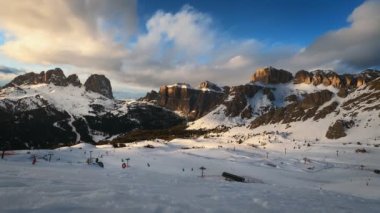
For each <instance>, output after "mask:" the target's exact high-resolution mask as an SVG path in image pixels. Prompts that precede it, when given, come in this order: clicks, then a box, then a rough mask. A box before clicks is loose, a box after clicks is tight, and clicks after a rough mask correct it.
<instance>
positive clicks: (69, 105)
mask: <svg viewBox="0 0 380 213" xmlns="http://www.w3.org/2000/svg"><path fill="white" fill-rule="evenodd" d="M0 117H1V120H2V122H0V126H1V128H0V129H1V130H0V132H1V135H0V139H1V140H3V141H8V144H5V145H4V146H8V147H12V148H30V147H54V146H57V145H63V144H75V143H78V142H80V141H86V142H97V141H99V140H104V139H107V138H111V137H113V136H115V135H118V134H122V133H126V132H128V131H131V130H133V129H156V128H167V127H170V126H172V125H176V124H179V123H181V122H182V120H181V119H180V118H179V117H178V116H177V115H175V114H174V113H173V112H170V111H168V110H165V109H162V108H160V107H157V106H153V105H151V104H147V103H140V102H134V101H121V100H116V99H111V98H107V97H105V96H103V95H101V94H98V93H95V92H92V91H88V90H86V89H85V87H83V86H73V85H71V84H70V85H67V86H56V85H54V84H44V83H42V84H35V85H20V86H15V87H6V88H3V89H1V90H0ZM163 118H164V119H163Z"/></svg>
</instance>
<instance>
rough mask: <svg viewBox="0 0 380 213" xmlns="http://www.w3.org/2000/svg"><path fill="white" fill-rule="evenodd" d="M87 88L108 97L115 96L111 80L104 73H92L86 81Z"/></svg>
mask: <svg viewBox="0 0 380 213" xmlns="http://www.w3.org/2000/svg"><path fill="white" fill-rule="evenodd" d="M84 86H85V88H86V90H89V91H92V92H96V93H99V94H101V95H104V96H105V97H107V98H111V99H112V98H113V94H112V87H111V82H110V80H109V79H108V78H107V77H106V76H104V75H97V74H93V75H91V76H90V77H89V78H88V79H87V80H86V82H85V83H84Z"/></svg>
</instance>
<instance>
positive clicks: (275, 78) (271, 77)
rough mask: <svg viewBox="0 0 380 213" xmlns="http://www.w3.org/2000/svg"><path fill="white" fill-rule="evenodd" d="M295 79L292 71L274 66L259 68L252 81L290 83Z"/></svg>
mask: <svg viewBox="0 0 380 213" xmlns="http://www.w3.org/2000/svg"><path fill="white" fill-rule="evenodd" d="M292 79H293V75H292V73H290V72H288V71H286V70H282V69H276V68H274V67H265V68H260V69H257V70H256V72H255V73H254V74H253V75H252V77H251V82H262V83H265V84H278V83H288V82H289V81H291V80H292Z"/></svg>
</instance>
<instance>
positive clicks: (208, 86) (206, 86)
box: [199, 81, 223, 92]
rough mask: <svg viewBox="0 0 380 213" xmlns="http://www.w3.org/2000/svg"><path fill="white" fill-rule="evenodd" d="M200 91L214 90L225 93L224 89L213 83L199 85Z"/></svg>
mask: <svg viewBox="0 0 380 213" xmlns="http://www.w3.org/2000/svg"><path fill="white" fill-rule="evenodd" d="M199 89H201V90H213V91H216V92H223V89H222V88H220V87H219V86H218V85H216V84H215V83H212V82H210V81H204V82H201V83H200V84H199Z"/></svg>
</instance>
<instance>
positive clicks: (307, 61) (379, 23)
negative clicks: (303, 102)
mask: <svg viewBox="0 0 380 213" xmlns="http://www.w3.org/2000/svg"><path fill="white" fill-rule="evenodd" d="M379 11H380V1H376V0H369V1H366V2H364V3H363V4H362V5H360V6H359V7H357V8H356V9H355V10H354V11H353V12H352V14H351V15H350V16H349V17H348V21H349V22H350V23H351V24H350V26H349V27H345V28H342V29H339V30H335V31H331V32H328V33H326V34H325V35H323V36H321V37H320V38H318V39H317V40H316V41H315V42H314V43H313V44H311V45H310V46H309V47H307V48H305V49H304V51H302V52H300V53H299V54H298V55H296V56H295V57H294V58H293V59H292V61H291V63H290V66H293V67H297V68H299V69H302V68H313V67H321V68H323V67H329V68H332V69H338V70H341V71H344V72H347V71H350V70H353V69H356V70H358V69H365V68H369V67H373V66H379V65H380V54H379V52H380V12H379Z"/></svg>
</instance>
